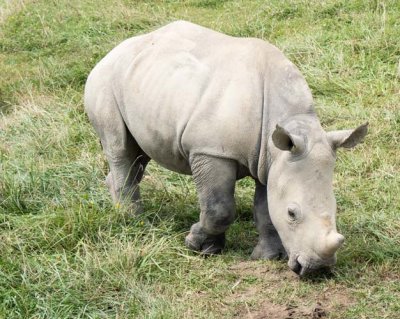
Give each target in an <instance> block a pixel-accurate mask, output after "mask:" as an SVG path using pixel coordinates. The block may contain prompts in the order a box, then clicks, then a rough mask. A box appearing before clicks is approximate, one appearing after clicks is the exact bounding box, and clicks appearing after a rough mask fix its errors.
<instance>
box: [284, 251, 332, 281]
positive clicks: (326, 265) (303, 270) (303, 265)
mask: <svg viewBox="0 0 400 319" xmlns="http://www.w3.org/2000/svg"><path fill="white" fill-rule="evenodd" d="M335 262H336V258H335V257H333V258H331V259H329V260H326V261H324V262H323V261H322V260H319V261H312V260H305V259H303V258H302V257H301V256H299V255H297V256H294V257H293V258H290V259H289V262H288V265H289V268H290V269H291V270H292V271H294V272H295V273H296V274H297V275H299V276H300V277H303V276H305V275H306V274H308V273H311V272H315V271H316V270H322V271H323V272H330V271H331V268H332V266H333V265H334V264H335Z"/></svg>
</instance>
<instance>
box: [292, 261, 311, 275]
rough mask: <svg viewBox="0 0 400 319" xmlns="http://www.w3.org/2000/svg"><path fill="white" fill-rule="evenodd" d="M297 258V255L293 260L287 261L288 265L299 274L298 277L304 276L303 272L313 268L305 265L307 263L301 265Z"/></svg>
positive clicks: (305, 272)
mask: <svg viewBox="0 0 400 319" xmlns="http://www.w3.org/2000/svg"><path fill="white" fill-rule="evenodd" d="M298 259H299V258H298V257H297V258H296V259H295V260H293V261H292V262H289V267H290V269H291V270H292V271H294V272H295V273H296V274H297V275H299V276H300V277H302V276H304V275H305V274H307V273H308V272H310V271H311V270H312V269H313V268H311V267H309V266H307V265H302V264H301V263H300V262H299V260H298Z"/></svg>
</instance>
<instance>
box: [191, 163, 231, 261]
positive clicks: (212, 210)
mask: <svg viewBox="0 0 400 319" xmlns="http://www.w3.org/2000/svg"><path fill="white" fill-rule="evenodd" d="M191 169H192V174H193V178H194V181H195V183H196V188H197V192H198V197H199V202H200V221H199V222H198V223H196V224H194V225H193V226H192V227H191V229H190V233H189V235H187V236H186V240H185V243H186V245H187V246H188V247H189V248H190V249H193V250H196V251H201V252H202V253H203V254H217V253H220V252H221V251H222V249H223V248H224V246H225V231H226V230H227V229H228V227H229V225H230V224H231V223H232V222H233V220H234V218H235V199H234V192H235V182H236V172H237V165H236V162H235V161H233V160H229V159H221V158H216V157H211V156H206V155H198V156H195V157H194V158H193V159H192V161H191Z"/></svg>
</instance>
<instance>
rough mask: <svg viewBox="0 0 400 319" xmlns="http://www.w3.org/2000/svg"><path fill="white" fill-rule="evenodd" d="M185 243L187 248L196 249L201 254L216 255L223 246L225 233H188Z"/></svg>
mask: <svg viewBox="0 0 400 319" xmlns="http://www.w3.org/2000/svg"><path fill="white" fill-rule="evenodd" d="M185 244H186V246H187V247H188V248H189V249H191V250H194V251H198V252H200V253H201V254H202V255H217V254H220V253H221V252H222V250H223V249H224V247H225V234H220V235H214V236H210V235H206V234H192V233H190V234H189V235H187V236H186V239H185Z"/></svg>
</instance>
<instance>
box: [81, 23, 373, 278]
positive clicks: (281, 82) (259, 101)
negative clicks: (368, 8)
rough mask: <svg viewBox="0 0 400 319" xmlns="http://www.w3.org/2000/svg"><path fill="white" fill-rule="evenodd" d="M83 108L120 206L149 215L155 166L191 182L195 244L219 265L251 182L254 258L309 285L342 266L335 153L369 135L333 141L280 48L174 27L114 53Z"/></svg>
mask: <svg viewBox="0 0 400 319" xmlns="http://www.w3.org/2000/svg"><path fill="white" fill-rule="evenodd" d="M85 106H86V112H87V114H88V116H89V118H90V121H91V123H92V124H93V126H94V128H95V130H96V132H97V134H98V135H99V136H100V139H101V143H102V146H103V149H104V152H105V155H106V157H107V160H108V163H109V166H110V173H109V174H108V176H107V179H106V182H107V185H108V187H109V189H110V192H111V194H112V197H113V199H114V201H119V200H121V199H123V200H129V201H131V202H134V203H136V204H137V205H139V206H140V194H139V186H138V184H139V183H140V181H141V178H142V176H143V171H144V169H145V167H146V164H147V163H148V162H149V160H150V159H154V160H155V161H156V162H158V163H159V164H161V165H162V166H164V167H166V168H168V169H171V170H173V171H176V172H179V173H183V174H192V175H193V179H194V181H195V184H196V187H197V192H198V197H199V202H200V210H201V213H200V221H199V222H198V223H196V224H194V225H193V226H192V227H191V229H190V233H189V234H188V235H187V237H186V244H187V246H189V247H190V248H191V249H193V250H196V251H201V252H203V253H205V254H214V253H218V252H220V251H221V250H222V248H223V247H224V243H225V231H226V230H227V228H228V227H229V225H230V224H231V223H232V222H233V220H234V216H235V203H234V190H235V182H236V181H237V180H238V179H241V178H243V177H245V176H251V177H252V178H253V179H254V180H255V196H254V217H255V223H256V227H257V230H258V232H259V240H258V243H257V245H256V247H255V248H254V251H253V253H252V257H253V258H265V259H271V258H279V257H285V256H286V254H287V255H288V257H289V262H288V264H289V267H290V268H291V269H292V270H293V271H295V272H296V273H298V274H300V275H303V274H305V273H307V272H309V271H311V270H314V269H317V268H320V267H322V266H330V265H333V264H334V263H335V261H336V257H335V252H336V250H337V249H338V248H339V247H340V245H341V244H342V243H343V240H344V237H343V236H342V235H340V234H339V233H338V232H337V231H336V224H335V214H336V202H335V197H334V194H333V188H332V178H333V169H334V164H335V151H336V149H337V148H338V147H346V148H351V147H353V146H355V145H356V144H357V143H359V142H360V141H361V140H362V139H363V138H364V136H365V135H366V133H367V124H365V125H361V126H360V127H358V128H356V129H354V130H345V131H334V132H328V133H326V132H325V131H324V130H323V129H322V127H321V125H320V122H319V120H318V118H317V116H316V114H315V111H314V107H313V100H312V96H311V92H310V89H309V87H308V85H307V83H306V81H305V80H304V78H303V76H302V75H301V74H300V72H299V70H298V69H297V68H296V67H295V66H294V65H293V64H292V63H291V62H290V61H289V60H288V59H287V58H286V57H285V56H284V55H283V53H282V52H281V51H279V50H278V49H277V48H276V47H275V46H273V45H271V44H269V43H267V42H265V41H262V40H258V39H253V38H235V37H230V36H227V35H224V34H221V33H218V32H215V31H212V30H209V29H206V28H204V27H201V26H198V25H195V24H192V23H189V22H184V21H177V22H173V23H171V24H168V25H167V26H165V27H163V28H161V29H159V30H156V31H154V32H151V33H149V34H145V35H141V36H137V37H133V38H131V39H128V40H126V41H124V42H122V43H121V44H119V45H118V46H117V47H116V48H114V49H113V50H112V51H111V52H110V53H108V54H107V56H106V57H105V58H103V59H102V60H101V61H100V62H99V63H98V64H97V65H96V67H95V68H94V69H93V71H92V72H91V73H90V75H89V78H88V80H87V83H86V88H85ZM138 209H139V210H140V208H138Z"/></svg>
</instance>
